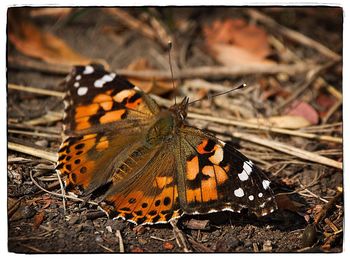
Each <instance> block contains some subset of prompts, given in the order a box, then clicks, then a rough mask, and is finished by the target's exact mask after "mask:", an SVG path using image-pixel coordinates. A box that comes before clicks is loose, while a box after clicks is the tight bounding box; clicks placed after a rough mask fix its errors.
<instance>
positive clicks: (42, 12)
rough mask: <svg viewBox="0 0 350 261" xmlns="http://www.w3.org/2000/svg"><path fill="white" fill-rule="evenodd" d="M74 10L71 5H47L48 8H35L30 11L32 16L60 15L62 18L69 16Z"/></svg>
mask: <svg viewBox="0 0 350 261" xmlns="http://www.w3.org/2000/svg"><path fill="white" fill-rule="evenodd" d="M72 11H73V8H71V7H61V8H59V7H55V8H52V7H47V8H34V9H33V10H31V11H30V16H32V17H37V16H50V17H59V18H62V17H64V16H67V15H68V14H70V13H71V12H72Z"/></svg>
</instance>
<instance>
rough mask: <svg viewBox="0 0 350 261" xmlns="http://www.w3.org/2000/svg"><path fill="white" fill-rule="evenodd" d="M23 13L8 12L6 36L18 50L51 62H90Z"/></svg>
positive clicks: (71, 63)
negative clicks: (41, 28)
mask: <svg viewBox="0 0 350 261" xmlns="http://www.w3.org/2000/svg"><path fill="white" fill-rule="evenodd" d="M17 14H18V16H17ZM23 14H24V15H23ZM25 14H26V13H25V12H23V10H22V12H21V13H16V12H9V31H8V36H9V40H10V42H11V43H12V44H13V45H14V46H15V47H16V49H17V50H18V51H20V52H21V53H23V54H25V55H27V56H30V57H34V58H39V59H41V60H44V61H45V62H48V63H52V64H64V65H67V64H68V65H75V64H89V63H91V62H92V60H91V59H89V58H87V57H84V56H82V55H80V54H78V53H76V52H75V51H74V50H73V49H71V48H70V47H69V46H68V45H67V44H66V42H64V41H63V40H62V39H60V38H58V37H57V36H55V35H53V34H52V33H50V32H44V31H42V30H40V29H39V28H38V27H37V26H36V25H34V24H33V23H32V22H31V21H30V19H29V18H28V17H27V16H26V15H25ZM101 62H103V61H101Z"/></svg>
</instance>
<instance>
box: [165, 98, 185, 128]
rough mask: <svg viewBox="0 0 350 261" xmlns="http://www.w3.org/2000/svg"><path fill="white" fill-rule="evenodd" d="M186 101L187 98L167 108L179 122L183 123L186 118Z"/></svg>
mask: <svg viewBox="0 0 350 261" xmlns="http://www.w3.org/2000/svg"><path fill="white" fill-rule="evenodd" d="M188 101H189V98H188V97H185V98H183V100H182V101H181V102H180V103H178V104H174V105H173V106H171V107H170V108H169V109H170V111H172V112H173V113H174V114H175V115H176V118H178V121H179V122H183V121H185V119H186V117H187V110H188Z"/></svg>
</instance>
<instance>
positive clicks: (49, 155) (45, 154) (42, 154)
mask: <svg viewBox="0 0 350 261" xmlns="http://www.w3.org/2000/svg"><path fill="white" fill-rule="evenodd" d="M7 147H8V149H10V150H14V151H18V152H21V153H25V154H28V155H32V156H34V157H38V158H42V159H47V160H50V161H53V162H56V161H57V153H53V152H50V151H47V150H41V149H37V148H32V147H29V146H25V145H22V144H18V143H14V142H8V143H7Z"/></svg>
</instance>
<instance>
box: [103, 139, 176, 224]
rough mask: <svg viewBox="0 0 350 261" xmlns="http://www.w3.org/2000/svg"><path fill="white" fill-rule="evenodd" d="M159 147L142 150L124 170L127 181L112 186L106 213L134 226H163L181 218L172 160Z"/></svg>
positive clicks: (107, 199) (171, 156) (164, 150)
mask: <svg viewBox="0 0 350 261" xmlns="http://www.w3.org/2000/svg"><path fill="white" fill-rule="evenodd" d="M165 147H166V146H165V144H163V145H161V146H159V147H156V148H154V147H152V148H146V147H141V148H139V149H138V150H137V152H138V156H136V155H134V156H133V160H132V161H133V163H131V161H130V163H128V166H129V168H127V169H125V171H126V172H129V173H127V177H128V178H126V179H124V180H123V181H122V182H118V183H116V184H112V186H111V189H110V190H109V191H107V193H106V198H105V204H107V206H105V207H104V208H105V210H106V211H107V212H108V213H109V215H110V216H112V217H120V218H123V219H125V220H128V221H130V222H133V223H135V224H154V223H166V222H168V221H169V220H170V219H174V218H177V217H179V216H180V215H181V213H182V211H181V210H180V205H179V199H178V184H177V180H176V175H174V173H176V165H175V156H174V155H173V154H172V152H171V151H169V150H166V149H165Z"/></svg>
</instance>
